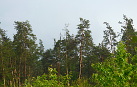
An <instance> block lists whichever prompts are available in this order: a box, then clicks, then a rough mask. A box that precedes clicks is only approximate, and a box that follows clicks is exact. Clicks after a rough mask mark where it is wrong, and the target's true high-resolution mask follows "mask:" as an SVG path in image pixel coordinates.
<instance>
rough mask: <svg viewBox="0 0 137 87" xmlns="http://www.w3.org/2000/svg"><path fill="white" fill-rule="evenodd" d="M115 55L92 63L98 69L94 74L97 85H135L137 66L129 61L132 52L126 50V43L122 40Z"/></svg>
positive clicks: (112, 86)
mask: <svg viewBox="0 0 137 87" xmlns="http://www.w3.org/2000/svg"><path fill="white" fill-rule="evenodd" d="M114 56H115V57H114V58H112V59H109V60H106V61H105V62H103V63H97V64H92V66H93V67H94V68H95V69H96V70H97V73H94V74H93V78H94V82H95V83H96V86H97V87H98V86H102V87H108V86H110V87H122V86H124V87H130V86H131V85H132V86H133V85H134V86H135V85H136V82H135V81H134V80H133V79H135V78H136V75H135V74H136V70H137V68H136V66H134V65H132V64H130V63H128V57H130V54H129V53H127V52H126V50H125V45H124V44H123V43H122V42H120V43H119V45H118V48H117V51H116V55H114Z"/></svg>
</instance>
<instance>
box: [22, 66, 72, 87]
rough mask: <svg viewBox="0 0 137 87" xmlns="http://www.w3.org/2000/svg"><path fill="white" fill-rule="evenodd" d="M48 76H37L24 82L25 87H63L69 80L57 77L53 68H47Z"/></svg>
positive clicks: (68, 77)
mask: <svg viewBox="0 0 137 87" xmlns="http://www.w3.org/2000/svg"><path fill="white" fill-rule="evenodd" d="M48 70H49V74H47V75H46V74H44V75H42V76H37V78H32V79H31V80H26V82H25V87H31V86H32V87H64V86H65V85H66V86H67V83H68V82H69V80H70V79H71V78H70V76H68V75H66V76H57V71H56V69H55V68H48Z"/></svg>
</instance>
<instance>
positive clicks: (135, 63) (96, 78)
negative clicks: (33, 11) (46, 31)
mask: <svg viewBox="0 0 137 87" xmlns="http://www.w3.org/2000/svg"><path fill="white" fill-rule="evenodd" d="M123 20H124V21H123V22H119V24H120V26H121V29H120V30H121V32H119V33H116V32H115V31H114V29H113V28H112V27H111V25H110V24H109V23H107V22H104V24H105V25H106V30H104V36H103V40H102V41H100V43H99V44H98V45H97V44H95V43H94V42H93V39H94V38H92V31H91V30H90V21H89V20H87V19H83V18H80V23H79V24H78V25H77V34H76V35H74V34H72V35H71V34H70V33H69V29H68V26H65V30H64V32H65V36H60V39H59V40H56V39H54V47H53V48H50V49H46V50H45V49H44V45H43V41H42V40H39V44H38V43H36V40H37V37H36V35H35V34H33V30H32V27H31V25H30V23H29V21H25V22H20V21H16V22H14V24H15V30H16V34H15V35H14V36H13V40H11V39H10V38H9V37H8V36H7V34H6V31H5V30H4V29H2V28H0V62H1V63H0V86H1V87H69V86H71V87H108V86H111V87H121V86H127V87H130V86H133V87H135V86H137V79H136V78H137V72H136V71H137V47H136V46H137V32H136V31H135V28H134V25H133V20H132V19H130V18H128V17H126V16H125V15H124V16H123ZM118 38H120V40H118ZM47 43H48V42H47Z"/></svg>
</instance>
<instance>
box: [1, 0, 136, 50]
mask: <svg viewBox="0 0 137 87" xmlns="http://www.w3.org/2000/svg"><path fill="white" fill-rule="evenodd" d="M123 14H125V15H127V17H129V18H132V19H133V20H134V25H137V0H0V22H1V24H0V27H1V28H2V29H4V30H6V31H7V34H8V36H10V37H11V38H12V37H13V34H16V31H15V29H14V21H26V20H28V21H30V24H31V25H32V29H33V33H34V34H35V35H36V36H37V38H38V39H42V41H43V42H44V46H45V48H46V49H48V48H52V47H53V39H54V38H56V39H59V35H60V32H61V33H62V34H63V35H64V32H63V31H62V29H63V28H64V27H65V24H68V23H69V30H70V33H71V34H72V33H73V34H76V32H77V29H76V28H77V25H78V24H79V18H80V17H82V18H84V19H87V20H90V24H91V25H90V30H91V31H92V36H93V41H94V43H96V44H97V43H99V42H101V41H102V37H103V30H104V29H106V28H105V27H106V26H105V25H104V24H103V22H108V23H110V25H111V26H112V27H113V29H114V30H115V31H120V29H121V28H120V25H119V24H118V21H123ZM135 27H136V26H135Z"/></svg>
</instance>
